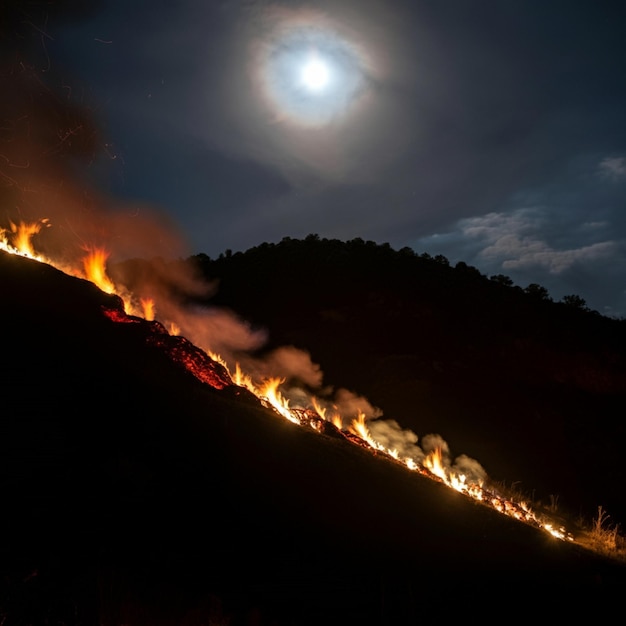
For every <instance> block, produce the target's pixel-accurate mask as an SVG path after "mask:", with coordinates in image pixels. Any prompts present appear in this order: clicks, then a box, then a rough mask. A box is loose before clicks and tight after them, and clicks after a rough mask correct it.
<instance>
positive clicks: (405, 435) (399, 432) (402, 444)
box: [367, 420, 425, 463]
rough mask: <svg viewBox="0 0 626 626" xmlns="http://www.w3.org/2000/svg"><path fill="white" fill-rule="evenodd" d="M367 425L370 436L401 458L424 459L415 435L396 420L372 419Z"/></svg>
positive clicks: (418, 460) (419, 460) (417, 461)
mask: <svg viewBox="0 0 626 626" xmlns="http://www.w3.org/2000/svg"><path fill="white" fill-rule="evenodd" d="M367 427H368V428H369V430H370V433H372V437H374V439H376V441H378V442H379V443H381V444H382V445H383V446H385V448H387V449H388V450H395V451H396V452H397V453H398V456H399V457H400V458H403V459H406V458H408V459H413V460H414V461H415V462H416V463H421V462H422V461H423V460H424V456H425V455H424V451H423V450H422V449H421V448H420V447H419V446H418V445H417V440H418V438H417V435H416V434H415V433H414V432H413V431H411V430H405V429H404V428H402V427H401V426H400V424H398V422H396V420H372V421H371V422H369V423H368V425H367Z"/></svg>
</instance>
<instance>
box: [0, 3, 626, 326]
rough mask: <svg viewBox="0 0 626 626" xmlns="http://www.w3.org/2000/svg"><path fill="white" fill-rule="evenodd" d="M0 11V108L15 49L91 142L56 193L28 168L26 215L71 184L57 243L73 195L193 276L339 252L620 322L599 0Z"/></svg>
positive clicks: (618, 21)
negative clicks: (491, 283) (188, 258)
mask: <svg viewBox="0 0 626 626" xmlns="http://www.w3.org/2000/svg"><path fill="white" fill-rule="evenodd" d="M9 4H15V7H14V10H13V13H12V14H11V17H10V20H9V21H5V24H4V25H3V35H4V37H3V39H4V41H3V46H2V55H3V68H4V69H3V74H2V81H3V84H0V90H1V91H3V92H4V93H3V96H2V97H3V98H5V94H9V89H12V90H13V91H14V89H13V86H12V82H11V81H12V80H13V78H14V77H15V73H16V72H15V67H18V66H17V65H16V64H15V63H16V56H15V54H14V49H15V50H17V49H19V50H20V52H21V53H23V54H24V55H26V56H27V58H28V59H29V62H30V63H31V69H32V71H33V72H34V73H35V75H37V76H38V77H39V78H40V79H41V81H42V82H43V83H45V84H46V85H48V86H49V88H50V89H51V90H52V91H53V92H54V93H55V94H57V98H58V101H59V102H61V103H65V104H67V105H68V106H71V107H74V108H75V109H76V110H78V111H82V112H84V115H85V118H86V119H89V120H90V123H91V124H92V125H93V128H94V129H97V131H96V130H94V131H93V135H89V136H91V137H92V140H91V143H89V144H88V145H82V147H81V150H77V152H80V153H81V154H80V155H79V156H80V159H77V158H76V154H73V155H70V157H69V160H70V161H71V160H72V159H74V160H75V161H76V163H72V162H66V163H65V164H64V169H63V174H62V175H61V174H58V173H57V174H56V179H55V176H54V167H51V166H50V163H51V162H52V160H51V159H49V158H48V156H46V157H45V159H48V164H47V165H43V164H42V165H41V167H40V168H39V171H40V173H41V172H46V176H45V179H46V186H45V189H47V193H48V197H50V195H53V196H55V197H58V196H60V195H63V194H67V193H68V192H67V188H68V185H69V183H68V182H67V181H68V180H69V178H68V177H69V176H70V174H69V172H71V174H72V176H73V179H72V180H73V183H72V184H73V185H75V187H76V188H75V190H74V191H73V192H72V194H71V195H72V197H73V200H72V202H77V203H78V204H80V203H81V202H82V203H83V204H82V205H81V207H82V208H80V209H78V210H74V211H73V212H71V211H70V213H71V215H69V217H67V218H63V219H62V220H60V223H59V217H58V216H59V215H60V211H61V209H58V208H57V210H56V213H55V211H53V214H54V215H55V216H56V219H57V223H59V228H61V229H64V232H66V233H68V232H72V233H75V232H77V230H78V227H77V226H75V225H73V224H72V223H71V222H72V219H74V218H75V216H76V215H77V214H78V215H82V216H83V217H84V213H85V211H88V210H91V209H86V208H85V206H86V204H85V203H88V202H89V201H88V200H85V198H86V197H89V198H91V199H93V198H94V197H95V194H96V193H97V194H98V198H99V199H98V201H97V204H98V206H99V210H102V211H105V212H106V211H109V212H111V213H112V214H115V215H116V218H115V219H113V220H112V221H110V222H109V225H110V224H111V223H116V224H118V223H123V222H124V220H123V219H122V217H121V216H123V215H124V214H127V215H129V216H131V217H134V218H137V219H143V220H145V222H142V224H143V227H142V228H140V229H136V230H135V231H134V232H137V231H140V232H141V234H140V235H138V239H139V240H141V241H143V243H146V242H150V241H153V242H154V243H155V244H163V245H162V246H161V248H159V246H158V245H156V246H155V249H156V251H157V252H158V253H160V254H167V253H168V251H169V250H170V244H171V241H170V240H169V239H168V238H167V237H165V238H164V237H163V236H162V235H160V234H158V232H162V231H169V233H170V234H172V235H173V231H176V237H177V238H178V237H179V238H180V241H182V242H183V243H182V244H179V245H178V247H177V248H176V253H177V254H195V253H201V252H202V253H205V254H208V255H209V256H211V257H214V258H215V257H217V256H218V255H219V254H220V253H222V252H224V251H226V250H228V249H230V250H232V251H233V252H235V251H244V250H246V249H248V248H250V247H252V246H256V245H258V244H260V243H263V242H265V241H267V242H276V243H277V242H279V241H280V240H281V239H282V238H283V237H292V238H303V237H306V236H307V235H308V234H311V233H316V234H318V235H319V236H320V237H327V238H337V239H341V240H350V239H353V238H356V237H360V238H362V239H364V240H373V241H375V242H377V243H389V244H390V245H391V246H392V247H393V248H395V249H400V248H402V247H404V246H409V247H411V248H413V249H414V250H415V251H416V252H417V253H420V254H421V253H423V252H428V253H430V254H432V255H436V254H443V255H445V256H446V257H447V258H448V259H449V260H450V262H451V263H452V264H455V263H457V262H458V261H464V262H466V263H468V264H469V265H473V266H475V267H477V268H478V269H479V270H480V271H481V272H482V273H484V274H486V275H488V276H491V275H493V274H505V275H507V276H509V277H511V278H512V279H513V281H514V282H515V284H517V285H520V286H522V287H525V286H527V285H528V284H530V283H538V284H540V285H542V286H544V287H546V288H547V289H548V291H549V293H550V296H551V297H552V298H553V299H554V300H559V299H561V298H562V297H563V296H565V295H568V294H577V295H579V296H581V297H582V298H584V299H585V301H586V303H587V305H588V306H589V307H590V308H592V309H595V310H597V311H599V312H600V313H602V314H606V315H611V316H618V317H621V316H626V248H625V239H626V38H625V37H624V28H625V27H626V4H625V3H624V2H623V1H619V0H618V1H609V0H601V1H597V0H567V1H562V0H550V1H549V2H544V1H541V0H526V1H521V0H481V1H480V2H469V1H467V0H395V1H394V2H383V1H382V0H334V1H332V2H330V1H328V2H326V1H320V2H265V1H261V0H259V1H255V0H222V1H211V0H204V1H201V0H177V1H170V2H166V1H147V0H132V1H129V0H108V1H107V0H103V1H101V2H95V3H85V4H87V5H88V6H89V5H90V4H91V5H93V8H91V9H89V10H84V9H80V6H81V3H79V2H57V3H46V2H33V3H23V4H22V8H19V7H20V3H19V2H18V3H9ZM16 7H17V8H16ZM59 7H60V8H63V9H65V10H63V11H61V10H58V9H59ZM26 51H27V52H26ZM7 68H13V70H11V72H12V73H11V72H8V71H7ZM16 101H17V100H16ZM18 102H19V101H18ZM18 111H19V109H18V108H17V105H16V106H15V107H14V108H11V107H10V106H5V107H4V108H3V109H2V113H3V118H4V119H3V126H4V134H3V135H2V136H1V137H0V139H1V140H2V141H3V146H2V151H1V156H2V157H3V158H1V159H0V175H1V176H2V183H3V186H4V187H5V205H6V207H7V209H6V211H7V213H8V217H9V218H11V219H14V218H15V215H16V214H17V215H21V214H25V213H28V212H29V211H32V210H33V207H34V205H35V204H37V202H35V201H34V200H33V197H31V196H29V195H28V194H29V193H31V194H32V193H33V192H32V189H33V188H34V180H35V178H34V177H35V173H34V172H35V167H34V164H35V161H37V160H38V161H39V162H40V163H41V162H43V161H44V160H45V159H44V157H43V156H42V155H44V153H45V154H46V155H49V154H50V151H49V150H48V151H46V150H45V145H46V141H48V142H50V140H49V139H48V140H46V139H45V138H44V139H41V141H38V142H37V143H36V144H35V145H36V146H37V149H36V150H35V151H34V152H33V150H34V148H33V145H32V144H30V148H29V149H30V150H31V152H32V153H31V154H30V155H29V154H28V153H27V152H25V153H24V152H19V153H18V152H15V151H13V152H12V150H13V148H14V146H15V145H16V142H17V140H18V139H19V137H18V130H19V129H26V128H27V127H26V126H24V125H20V124H19V123H18V118H19V114H18ZM31 115H34V113H31ZM55 119H56V118H55ZM7 128H9V129H10V130H11V132H9V134H7V132H6V130H7ZM83 129H84V126H83ZM23 132H24V133H27V132H29V131H28V130H24V131H23ZM53 134H54V133H53ZM30 136H32V135H29V137H30ZM59 137H61V134H60V133H59V132H57V133H56V139H55V141H56V142H57V143H58V142H59V141H61V140H60V139H59ZM72 137H73V136H72ZM61 139H62V140H63V142H65V141H66V135H63V136H62V138H61ZM70 139H71V137H70ZM68 141H69V140H68ZM52 143H54V142H52ZM65 156H67V155H65ZM78 161H80V163H78ZM27 166H28V167H27ZM18 170H19V171H18ZM26 171H27V172H28V177H27V176H26V174H25V172H26ZM51 172H52V174H51ZM25 177H26V178H25ZM29 177H30V178H29ZM55 180H56V183H55V182H54V181H55ZM61 181H62V182H61ZM18 183H19V184H18ZM8 187H11V189H12V190H13V191H16V193H12V195H10V198H9V200H7V195H6V189H7V188H8ZM61 188H62V189H61ZM78 189H80V190H82V191H78ZM86 189H90V190H96V191H90V192H89V193H87V192H86V191H85V190H86ZM41 190H42V187H39V188H38V195H39V196H41V195H42V193H41ZM17 191H20V193H17ZM78 198H82V200H78ZM69 203H70V202H69V201H67V198H65V200H63V202H61V201H59V202H57V205H58V206H60V205H61V204H64V205H65V206H67V205H68V204H69ZM39 205H41V203H39ZM68 210H69V209H68ZM0 217H3V216H2V215H1V214H0ZM41 217H45V215H42V216H41ZM153 218H154V219H155V220H157V221H158V222H159V224H160V226H159V228H158V229H154V230H153V229H152V227H148V226H146V224H147V223H148V222H149V221H150V220H151V219H153ZM54 226H55V224H54V220H53V219H52V218H51V226H50V230H51V229H52V228H53V227H54ZM122 238H123V237H122ZM165 240H167V242H165V243H163V242H164V241H165ZM141 241H140V243H141ZM120 250H121V252H124V253H126V254H131V253H133V252H135V250H133V246H132V239H131V240H130V242H129V241H127V242H126V243H125V245H124V246H121V248H120ZM137 251H138V253H143V252H144V251H145V246H144V247H142V246H141V245H138V246H137Z"/></svg>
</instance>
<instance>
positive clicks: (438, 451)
mask: <svg viewBox="0 0 626 626" xmlns="http://www.w3.org/2000/svg"><path fill="white" fill-rule="evenodd" d="M49 226H50V224H49V222H48V220H45V219H44V220H40V221H39V222H36V223H33V224H26V223H20V224H13V223H11V224H10V227H9V228H6V229H5V228H0V250H4V251H5V252H8V253H10V254H15V255H19V256H23V257H26V258H29V259H32V260H35V261H38V262H41V263H47V264H49V265H52V266H53V267H56V268H57V269H59V270H61V271H63V272H65V273H67V274H69V275H71V276H75V277H78V278H83V279H87V280H89V281H91V282H93V283H94V284H95V285H96V286H97V287H99V288H100V289H102V290H103V291H105V292H106V293H110V294H115V295H117V296H119V297H120V298H121V299H122V301H123V303H124V310H125V314H124V315H122V314H121V313H119V312H108V317H109V318H110V319H111V320H112V321H116V322H128V321H133V320H132V318H131V317H129V316H134V317H135V318H136V317H143V318H144V319H145V320H146V321H153V320H154V319H155V316H156V311H155V306H154V302H153V301H152V300H150V299H147V298H142V299H137V298H134V297H133V296H132V295H131V294H128V293H126V292H125V290H119V289H117V287H116V285H115V284H114V283H113V282H112V281H111V280H110V279H109V277H108V275H107V272H106V261H107V259H108V253H107V251H106V250H104V249H103V248H97V247H93V248H89V249H86V254H85V257H84V258H83V262H82V270H76V269H73V268H67V267H64V266H62V265H61V264H57V263H55V262H54V261H52V260H51V259H48V258H46V257H44V256H41V255H38V254H37V253H36V252H35V250H34V248H33V245H32V237H33V236H34V235H36V234H38V233H39V232H40V231H41V229H42V228H43V227H49ZM135 321H137V320H135ZM155 323H156V322H155ZM159 327H160V328H161V325H160V324H159ZM169 327H170V334H171V335H175V334H177V328H176V325H175V324H174V323H170V324H169ZM162 329H163V330H162V332H163V333H167V331H166V330H165V327H164V326H163V327H162ZM181 339H183V338H181ZM185 341H186V340H185ZM186 345H188V347H189V348H193V351H194V352H196V353H201V355H200V356H202V357H203V358H204V359H206V360H210V361H212V362H213V363H217V364H219V365H220V366H222V367H223V368H224V370H225V372H227V375H228V376H229V377H230V379H231V380H232V383H233V384H234V385H237V386H239V387H243V388H245V389H247V390H248V391H250V392H251V393H252V394H254V395H255V396H256V397H257V398H258V399H259V400H260V401H261V402H262V403H263V404H264V405H265V406H266V407H271V408H272V409H274V411H276V412H277V413H278V414H280V415H282V416H283V417H284V418H286V419H288V420H289V421H291V422H293V423H294V424H297V425H299V426H303V427H310V428H313V429H314V430H316V431H317V432H322V433H323V432H329V431H331V430H333V431H334V432H336V433H339V434H341V435H342V436H344V437H345V438H346V439H348V440H349V441H351V442H354V443H357V444H359V445H362V446H363V447H366V448H368V449H370V450H371V451H372V452H373V453H375V454H377V453H382V454H384V455H386V456H388V457H389V458H391V459H394V460H395V461H397V462H399V463H402V464H403V465H404V466H405V467H406V468H407V469H409V470H411V471H415V472H418V473H420V474H421V475H423V476H426V477H428V478H431V479H433V480H436V481H438V482H441V483H443V484H445V485H447V486H448V487H450V488H451V489H454V490H456V491H458V492H459V493H462V494H464V495H465V496H467V497H470V498H472V499H473V500H475V501H477V502H480V503H482V504H484V505H486V506H489V507H491V508H493V509H495V510H496V511H498V512H500V513H502V514H503V515H507V516H508V517H512V518H514V519H517V520H519V521H521V522H524V523H527V524H530V525H532V526H535V527H537V528H541V529H543V530H545V531H546V532H548V533H550V534H551V535H552V536H554V537H556V538H558V539H562V540H568V541H573V540H574V539H573V536H572V535H571V534H570V533H569V532H568V531H567V530H566V529H565V528H563V527H562V526H559V527H558V528H557V527H555V525H554V524H553V523H552V521H551V520H549V519H546V518H542V517H540V516H538V515H537V514H535V513H534V512H533V511H532V510H531V508H530V507H529V505H528V504H527V503H525V502H517V501H514V500H512V499H508V498H506V497H504V496H503V495H501V494H500V493H498V492H497V491H495V490H494V489H491V488H488V487H487V486H485V481H484V480H476V479H473V478H472V477H471V476H470V475H469V473H464V472H462V471H460V470H459V471H457V470H455V469H453V468H452V467H451V466H450V463H449V460H448V459H447V444H446V443H445V442H444V441H443V440H441V439H440V438H439V437H438V436H437V435H431V436H429V437H431V441H432V442H433V445H432V446H430V447H431V449H430V450H429V451H428V453H422V454H420V455H402V454H400V453H399V452H398V450H397V449H394V448H389V447H387V446H385V445H383V444H382V443H380V441H378V440H377V439H376V437H374V436H373V435H372V433H371V431H370V428H369V427H368V424H367V420H366V415H365V413H363V412H362V411H359V412H358V413H357V415H356V417H354V418H352V420H351V421H350V422H349V423H348V425H347V426H346V419H347V418H346V416H344V415H341V414H340V412H339V410H338V409H336V407H332V408H330V407H326V406H324V404H323V403H322V402H321V401H320V400H319V399H318V398H316V397H315V396H311V397H309V398H308V403H307V405H306V406H301V407H293V406H290V401H289V399H288V398H286V397H285V395H284V394H283V393H282V392H281V390H280V387H281V385H282V384H283V383H284V382H285V381H284V379H283V378H280V377H271V378H267V379H265V380H263V382H262V383H260V384H257V383H255V382H254V381H253V379H252V377H251V376H249V375H248V374H246V373H245V372H243V371H242V369H241V367H240V365H239V363H236V364H235V367H234V372H231V370H230V369H229V367H228V365H227V363H226V361H225V360H224V359H223V358H222V357H221V356H220V355H219V354H216V353H212V352H210V351H207V353H205V352H204V351H202V350H201V349H200V348H198V347H196V346H195V345H193V344H191V343H190V342H186ZM180 352H181V351H180V350H178V351H176V350H174V351H173V352H172V357H173V358H174V359H176V360H177V361H178V362H180V363H181V364H182V365H183V366H184V367H185V368H186V369H187V370H188V371H190V373H192V374H193V375H194V376H195V377H196V378H198V379H199V380H201V381H202V382H205V383H207V384H213V383H212V381H213V380H217V379H216V378H215V374H214V373H211V375H206V376H205V375H204V373H203V371H202V370H203V368H204V369H207V370H208V369H210V368H208V366H207V364H206V362H204V361H203V358H194V359H192V362H188V360H187V361H186V360H185V358H183V356H181V353H180ZM196 356H198V355H196ZM209 357H210V359H209ZM207 373H209V372H207ZM219 380H220V381H221V382H220V385H221V386H218V388H222V387H223V385H225V384H227V380H225V379H222V378H220V379H219ZM425 439H426V438H425ZM416 450H417V448H416ZM420 452H423V451H421V450H420Z"/></svg>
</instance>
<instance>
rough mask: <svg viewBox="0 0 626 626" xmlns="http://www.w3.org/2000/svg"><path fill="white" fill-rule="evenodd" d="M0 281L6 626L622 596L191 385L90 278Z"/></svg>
mask: <svg viewBox="0 0 626 626" xmlns="http://www.w3.org/2000/svg"><path fill="white" fill-rule="evenodd" d="M0 289H1V292H2V294H3V306H2V308H1V309H0V310H1V321H2V328H3V329H4V335H3V355H4V369H3V376H2V378H1V379H0V380H1V381H2V383H1V387H0V390H1V394H2V398H3V407H2V412H1V419H0V446H1V455H0V460H1V466H0V480H1V485H2V497H3V500H2V503H3V514H2V516H1V518H0V568H1V571H0V617H1V618H2V621H3V623H4V624H7V625H9V624H10V625H13V624H35V625H39V624H42V625H43V624H62V625H68V624H76V625H78V624H81V625H86V624H88V625H91V624H93V625H95V624H98V625H99V626H103V625H106V626H108V625H115V626H119V625H120V624H129V625H132V626H135V625H144V624H150V625H152V626H159V625H161V624H164V625H165V624H167V625H168V626H169V625H172V626H173V625H181V624H200V623H202V624H206V623H213V624H223V625H226V624H229V625H230V626H235V625H237V624H250V625H251V624H259V623H261V624H270V623H271V624H275V625H278V626H282V625H287V624H291V625H294V624H298V625H304V624H307V625H314V624H315V625H317V624H320V623H324V624H344V625H345V624H380V625H382V624H405V623H418V622H419V623H439V622H440V619H441V610H442V609H441V607H442V606H443V605H442V603H443V602H445V603H446V605H445V606H446V608H445V614H446V616H453V615H458V616H465V615H466V614H467V611H476V609H475V608H474V609H472V608H471V607H476V604H477V603H478V606H479V608H480V614H481V616H482V617H481V619H482V620H483V621H487V622H489V621H490V620H489V615H490V614H491V611H493V610H494V608H496V607H505V606H506V607H510V604H511V600H512V596H514V598H513V601H514V603H521V606H520V608H522V609H523V608H524V607H526V606H527V605H528V603H534V602H542V601H543V600H545V599H550V600H551V601H552V600H554V598H555V594H556V595H557V597H558V598H559V600H558V601H557V602H556V603H554V602H553V603H552V605H551V607H552V609H553V610H554V613H555V614H558V615H559V616H563V615H567V614H568V611H570V610H573V609H574V608H575V610H577V611H578V610H580V606H581V605H580V602H583V603H584V604H585V606H587V604H588V606H589V607H592V608H593V609H594V611H595V612H594V615H596V616H603V615H604V614H605V613H604V612H605V611H607V613H606V614H607V615H608V611H609V610H610V607H611V605H612V604H613V603H614V602H617V601H621V596H620V594H619V590H621V589H623V585H624V584H625V583H626V572H625V571H624V567H623V566H622V565H620V564H616V563H612V562H609V561H607V560H604V559H601V558H599V557H597V556H595V555H593V554H592V553H589V552H587V551H584V550H582V549H579V548H578V547H576V546H574V545H571V544H566V543H563V542H558V541H556V540H554V539H552V538H551V537H550V536H548V535H547V534H545V533H543V532H541V531H539V530H537V529H535V528H532V527H529V526H526V525H524V524H522V523H519V522H516V521H514V520H511V519H509V518H506V517H503V516H501V515H499V514H497V513H495V512H494V511H492V510H490V509H486V508H485V507H482V506H480V505H478V504H476V503H474V502H472V501H469V500H467V499H466V498H464V497H463V496H461V495H459V494H456V493H455V492H452V491H451V490H449V489H447V488H445V487H443V486H442V485H440V484H437V483H435V482H433V481H431V480H429V479H426V478H423V477H420V476H418V475H415V474H412V473H410V472H407V471H406V470H405V469H403V468H402V467H400V466H399V465H397V464H396V463H395V462H392V461H389V460H386V459H385V458H382V457H380V456H378V457H374V456H372V455H371V454H370V453H369V452H368V451H366V450H363V449H361V448H360V447H358V446H355V445H354V444H350V443H349V442H347V441H346V440H344V439H342V438H337V437H330V436H324V435H319V434H316V433H314V432H313V431H309V430H307V429H304V428H301V427H297V426H294V425H292V424H291V423H289V422H287V421H286V420H284V419H282V418H280V417H278V416H277V415H276V414H275V413H274V412H272V411H270V410H268V409H266V408H264V407H263V406H261V405H260V404H259V402H258V401H257V400H256V398H254V397H251V396H250V395H249V394H247V393H245V392H243V390H241V389H240V388H238V387H233V386H227V387H224V388H221V389H217V388H216V387H215V386H212V385H210V384H206V383H201V382H200V381H199V380H198V379H197V378H196V377H195V376H193V375H191V374H190V373H189V371H188V370H187V369H185V368H184V367H182V366H181V365H180V358H179V357H180V356H181V355H192V356H194V358H195V357H196V356H197V355H196V353H195V352H194V351H193V347H191V346H186V345H185V344H181V343H176V342H175V345H176V346H178V348H179V350H178V351H176V350H171V349H170V348H171V345H172V344H171V343H170V340H169V339H168V337H169V336H164V335H162V334H160V331H159V328H158V327H157V326H155V325H154V324H151V323H149V322H145V321H144V320H140V319H136V318H135V319H130V320H126V321H125V322H124V321H118V322H116V321H113V320H112V319H111V315H105V314H104V313H103V312H104V311H105V310H106V311H109V312H116V313H117V314H118V319H123V315H122V312H121V310H120V308H119V307H120V303H119V301H118V300H117V299H116V298H115V297H111V296H106V295H104V294H103V293H102V292H100V291H99V290H98V289H96V288H95V287H94V286H93V285H91V284H90V283H88V282H85V281H82V280H78V279H74V278H70V277H67V276H65V275H64V274H62V273H60V272H58V271H56V270H54V269H53V268H51V267H49V266H46V265H42V264H38V263H36V262H33V261H29V260H25V259H20V258H16V257H10V256H8V255H5V254H4V253H2V254H0ZM155 337H157V338H160V342H155V340H154V339H155ZM172 341H175V340H174V339H173V338H172ZM207 363H208V362H207ZM208 366H209V369H210V370H211V371H213V370H212V369H211V368H212V367H215V366H214V365H213V366H210V364H209V365H208ZM215 372H217V373H219V368H216V369H215V370H214V371H213V373H214V374H215ZM572 591H574V592H576V593H580V597H581V600H580V602H579V603H577V605H576V607H573V606H572V605H571V604H567V603H565V602H563V601H562V598H564V597H565V596H564V594H565V593H570V592H572ZM541 610H542V612H545V611H547V612H548V613H550V612H551V608H550V606H549V607H548V608H547V609H546V608H545V607H543V608H542V609H541ZM544 614H545V613H544ZM499 619H500V617H498V620H499Z"/></svg>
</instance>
